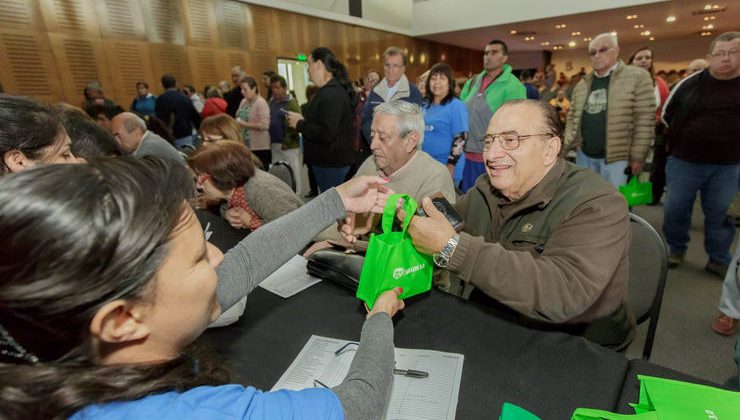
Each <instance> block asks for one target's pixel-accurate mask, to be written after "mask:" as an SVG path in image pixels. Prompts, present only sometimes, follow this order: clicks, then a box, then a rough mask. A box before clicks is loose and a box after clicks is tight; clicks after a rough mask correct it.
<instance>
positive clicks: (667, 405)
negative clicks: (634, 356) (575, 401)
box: [572, 375, 740, 420]
mask: <svg viewBox="0 0 740 420" xmlns="http://www.w3.org/2000/svg"><path fill="white" fill-rule="evenodd" d="M637 379H639V380H640V400H639V402H638V403H637V404H630V405H631V406H632V408H634V410H635V413H636V414H633V415H629V414H614V413H609V412H607V411H601V410H592V409H588V408H579V409H577V410H576V411H575V412H574V413H573V417H572V420H596V419H609V420H617V419H625V420H630V419H634V420H694V419H707V420H723V419H740V392H735V391H727V390H724V389H719V388H713V387H711V386H706V385H697V384H692V383H688V382H681V381H674V380H672V379H664V378H656V377H653V376H644V375H637Z"/></svg>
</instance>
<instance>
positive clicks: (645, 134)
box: [565, 33, 655, 187]
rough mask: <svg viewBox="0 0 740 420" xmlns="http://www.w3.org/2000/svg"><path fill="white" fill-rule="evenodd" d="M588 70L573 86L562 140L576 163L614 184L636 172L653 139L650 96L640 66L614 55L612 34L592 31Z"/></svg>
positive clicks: (616, 47)
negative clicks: (575, 151) (590, 69)
mask: <svg viewBox="0 0 740 420" xmlns="http://www.w3.org/2000/svg"><path fill="white" fill-rule="evenodd" d="M588 55H589V56H590V57H591V64H592V66H593V71H592V72H591V73H588V74H586V75H585V76H583V78H582V79H581V80H580V81H579V82H578V84H577V85H576V87H575V88H574V89H573V94H572V98H571V107H570V111H569V112H568V117H567V121H566V127H565V144H566V146H567V147H575V148H576V149H577V153H576V163H577V164H578V165H579V166H583V167H586V168H590V169H593V170H594V171H595V172H596V173H598V174H600V175H601V176H602V177H604V179H606V180H607V181H608V182H609V183H611V184H612V185H614V186H615V187H619V186H620V185H623V184H625V183H627V173H626V172H627V168H628V167H629V168H630V170H631V173H632V174H634V175H637V174H638V173H639V172H640V171H642V165H643V163H644V162H645V158H646V157H647V153H648V149H649V148H650V143H652V141H653V140H654V138H655V94H654V91H653V82H652V78H651V77H650V73H648V72H647V71H646V70H645V69H642V68H639V67H636V66H628V65H625V64H624V62H623V61H622V60H620V59H619V45H618V44H617V37H616V35H613V34H611V33H604V34H600V35H597V36H596V37H594V39H593V40H592V41H591V43H590V44H589V46H588Z"/></svg>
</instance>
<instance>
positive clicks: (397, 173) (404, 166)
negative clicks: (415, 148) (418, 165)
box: [378, 152, 418, 178]
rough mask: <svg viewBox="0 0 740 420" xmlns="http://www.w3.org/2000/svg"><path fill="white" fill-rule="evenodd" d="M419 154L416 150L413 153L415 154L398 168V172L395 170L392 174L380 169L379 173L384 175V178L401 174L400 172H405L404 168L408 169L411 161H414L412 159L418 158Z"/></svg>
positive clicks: (381, 175)
mask: <svg viewBox="0 0 740 420" xmlns="http://www.w3.org/2000/svg"><path fill="white" fill-rule="evenodd" d="M417 154H418V153H416V152H414V155H413V156H411V159H409V161H408V162H406V163H404V164H403V166H401V167H400V168H398V170H396V172H393V173H392V174H390V175H386V174H385V173H383V171H382V170H380V169H378V175H379V176H380V177H382V178H390V177H392V176H398V175H399V174H400V173H401V172H403V170H404V169H406V168H408V167H409V166H411V162H412V161H413V160H414V158H416V155H417Z"/></svg>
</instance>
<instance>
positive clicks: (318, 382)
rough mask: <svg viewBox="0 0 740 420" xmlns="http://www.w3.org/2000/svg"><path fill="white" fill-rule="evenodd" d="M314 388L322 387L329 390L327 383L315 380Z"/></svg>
mask: <svg viewBox="0 0 740 420" xmlns="http://www.w3.org/2000/svg"><path fill="white" fill-rule="evenodd" d="M313 386H314V387H317V386H321V387H322V388H329V387H328V386H327V385H326V384H325V383H323V382H321V381H320V380H318V379H314V380H313Z"/></svg>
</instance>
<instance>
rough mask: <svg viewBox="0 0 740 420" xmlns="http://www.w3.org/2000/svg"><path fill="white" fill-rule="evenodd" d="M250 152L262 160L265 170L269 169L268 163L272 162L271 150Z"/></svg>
mask: <svg viewBox="0 0 740 420" xmlns="http://www.w3.org/2000/svg"><path fill="white" fill-rule="evenodd" d="M252 153H254V155H255V156H257V157H258V158H260V160H261V161H262V166H263V167H264V169H265V170H268V169H270V163H272V150H270V149H267V150H252Z"/></svg>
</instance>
